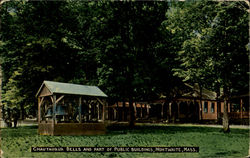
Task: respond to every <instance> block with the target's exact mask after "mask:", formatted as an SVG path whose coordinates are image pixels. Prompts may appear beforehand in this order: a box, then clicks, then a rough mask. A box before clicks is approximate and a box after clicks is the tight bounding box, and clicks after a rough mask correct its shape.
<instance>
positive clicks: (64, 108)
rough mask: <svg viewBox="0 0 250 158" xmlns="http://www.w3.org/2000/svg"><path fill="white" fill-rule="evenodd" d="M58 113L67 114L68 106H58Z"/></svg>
mask: <svg viewBox="0 0 250 158" xmlns="http://www.w3.org/2000/svg"><path fill="white" fill-rule="evenodd" d="M56 115H67V112H66V106H61V105H58V106H56Z"/></svg>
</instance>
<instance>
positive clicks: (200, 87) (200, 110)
mask: <svg viewBox="0 0 250 158" xmlns="http://www.w3.org/2000/svg"><path fill="white" fill-rule="evenodd" d="M199 89H200V109H199V112H200V115H199V116H200V117H199V118H200V121H201V120H202V86H201V84H200V83H199Z"/></svg>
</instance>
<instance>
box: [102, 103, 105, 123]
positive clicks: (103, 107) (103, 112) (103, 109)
mask: <svg viewBox="0 0 250 158" xmlns="http://www.w3.org/2000/svg"><path fill="white" fill-rule="evenodd" d="M102 120H103V122H104V120H105V104H103V105H102Z"/></svg>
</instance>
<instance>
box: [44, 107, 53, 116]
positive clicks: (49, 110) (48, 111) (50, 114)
mask: <svg viewBox="0 0 250 158" xmlns="http://www.w3.org/2000/svg"><path fill="white" fill-rule="evenodd" d="M45 117H52V109H51V108H50V109H48V110H47V114H46V115H45Z"/></svg>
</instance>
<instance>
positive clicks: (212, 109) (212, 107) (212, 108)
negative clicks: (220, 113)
mask: <svg viewBox="0 0 250 158" xmlns="http://www.w3.org/2000/svg"><path fill="white" fill-rule="evenodd" d="M211 113H214V103H212V104H211Z"/></svg>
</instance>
